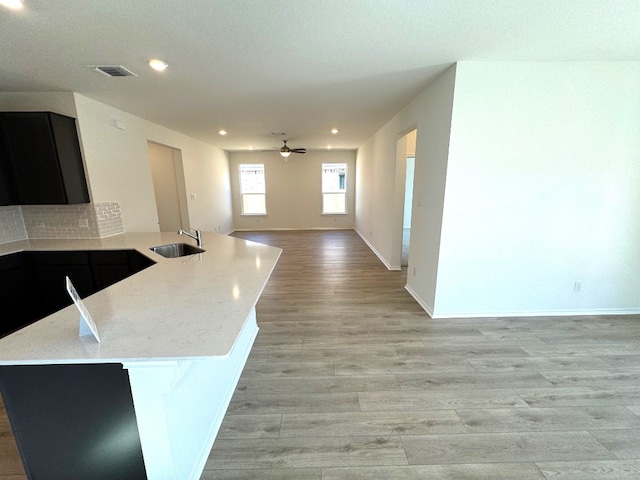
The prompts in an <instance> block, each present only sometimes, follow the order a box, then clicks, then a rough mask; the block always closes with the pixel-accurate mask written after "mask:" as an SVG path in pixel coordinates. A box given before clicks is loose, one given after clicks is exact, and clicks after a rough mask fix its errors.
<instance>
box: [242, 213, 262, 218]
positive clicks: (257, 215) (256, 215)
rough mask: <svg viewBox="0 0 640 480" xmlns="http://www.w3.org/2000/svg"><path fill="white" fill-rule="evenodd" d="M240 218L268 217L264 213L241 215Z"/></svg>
mask: <svg viewBox="0 0 640 480" xmlns="http://www.w3.org/2000/svg"><path fill="white" fill-rule="evenodd" d="M240 216H241V217H268V216H269V215H267V214H266V213H241V214H240Z"/></svg>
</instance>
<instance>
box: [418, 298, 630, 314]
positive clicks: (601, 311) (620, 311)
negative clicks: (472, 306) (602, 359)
mask: <svg viewBox="0 0 640 480" xmlns="http://www.w3.org/2000/svg"><path fill="white" fill-rule="evenodd" d="M414 298H415V296H414ZM416 301H417V299H416ZM418 303H420V302H418ZM598 315H640V309H638V308H615V309H596V310H533V311H531V310H528V311H515V312H473V313H445V314H435V315H431V318H475V317H477V318H488V317H496V318H498V317H586V316H598Z"/></svg>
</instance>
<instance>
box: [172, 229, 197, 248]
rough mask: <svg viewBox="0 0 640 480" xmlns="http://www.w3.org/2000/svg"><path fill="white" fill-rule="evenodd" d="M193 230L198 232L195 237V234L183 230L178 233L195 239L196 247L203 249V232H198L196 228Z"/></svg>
mask: <svg viewBox="0 0 640 480" xmlns="http://www.w3.org/2000/svg"><path fill="white" fill-rule="evenodd" d="M191 230H193V231H194V232H196V234H195V235H193V234H191V233H189V232H187V231H186V230H182V229H180V230H178V233H179V234H180V235H186V236H187V237H191V238H193V239H194V240H195V241H196V245H197V246H198V247H201V246H202V231H201V230H196V229H194V228H192V229H191Z"/></svg>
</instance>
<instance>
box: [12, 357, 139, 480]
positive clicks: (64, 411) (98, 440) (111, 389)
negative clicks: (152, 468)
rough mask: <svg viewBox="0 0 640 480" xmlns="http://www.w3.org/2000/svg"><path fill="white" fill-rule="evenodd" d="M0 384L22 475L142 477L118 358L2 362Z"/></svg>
mask: <svg viewBox="0 0 640 480" xmlns="http://www.w3.org/2000/svg"><path fill="white" fill-rule="evenodd" d="M0 390H1V391H2V395H3V397H4V401H5V407H6V410H7V414H8V416H9V420H10V422H11V426H12V428H13V432H14V435H15V438H16V443H17V445H18V450H19V451H20V454H21V456H22V460H23V463H24V466H25V470H26V473H27V476H28V478H30V479H34V480H38V479H46V480H88V479H91V480H115V479H122V480H144V479H146V478H147V476H146V470H145V467H144V460H143V457H142V446H141V444H140V436H139V431H138V425H137V421H136V416H135V410H134V406H133V400H132V395H131V387H130V384H129V375H128V372H127V371H126V370H125V369H123V367H122V365H121V364H93V365H28V366H2V367H0Z"/></svg>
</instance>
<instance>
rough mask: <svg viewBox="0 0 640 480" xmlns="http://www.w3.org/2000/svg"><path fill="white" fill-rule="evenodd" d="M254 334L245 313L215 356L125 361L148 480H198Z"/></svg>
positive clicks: (254, 325)
mask: <svg viewBox="0 0 640 480" xmlns="http://www.w3.org/2000/svg"><path fill="white" fill-rule="evenodd" d="M257 334H258V325H257V323H256V312H255V308H253V309H252V310H251V313H250V315H249V317H248V318H247V320H246V322H245V324H244V327H243V328H242V330H241V331H240V333H239V335H238V337H237V339H236V342H235V344H234V345H233V348H232V350H231V352H229V354H228V355H226V356H221V357H197V358H191V359H189V358H185V359H184V360H179V361H175V362H171V361H161V360H159V361H155V362H154V361H144V362H136V361H131V362H125V363H124V366H125V368H127V369H128V370H129V377H130V381H131V390H132V394H133V401H134V405H135V407H136V416H137V419H138V428H139V431H140V439H141V443H142V451H143V454H144V459H145V465H146V468H147V475H148V478H149V480H166V479H175V480H198V479H199V478H200V476H201V474H202V471H203V470H204V466H205V463H206V461H207V458H208V456H209V453H210V451H211V448H212V447H213V442H214V441H215V438H216V435H217V434H218V430H219V429H220V425H221V423H222V420H223V418H224V416H225V413H226V411H227V408H228V407H229V402H230V401H231V397H232V396H233V393H234V391H235V388H236V385H237V384H238V380H239V379H240V375H241V373H242V369H243V368H244V365H245V363H246V361H247V358H248V356H249V353H250V352H251V347H252V346H253V342H254V340H255V338H256V335H257Z"/></svg>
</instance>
